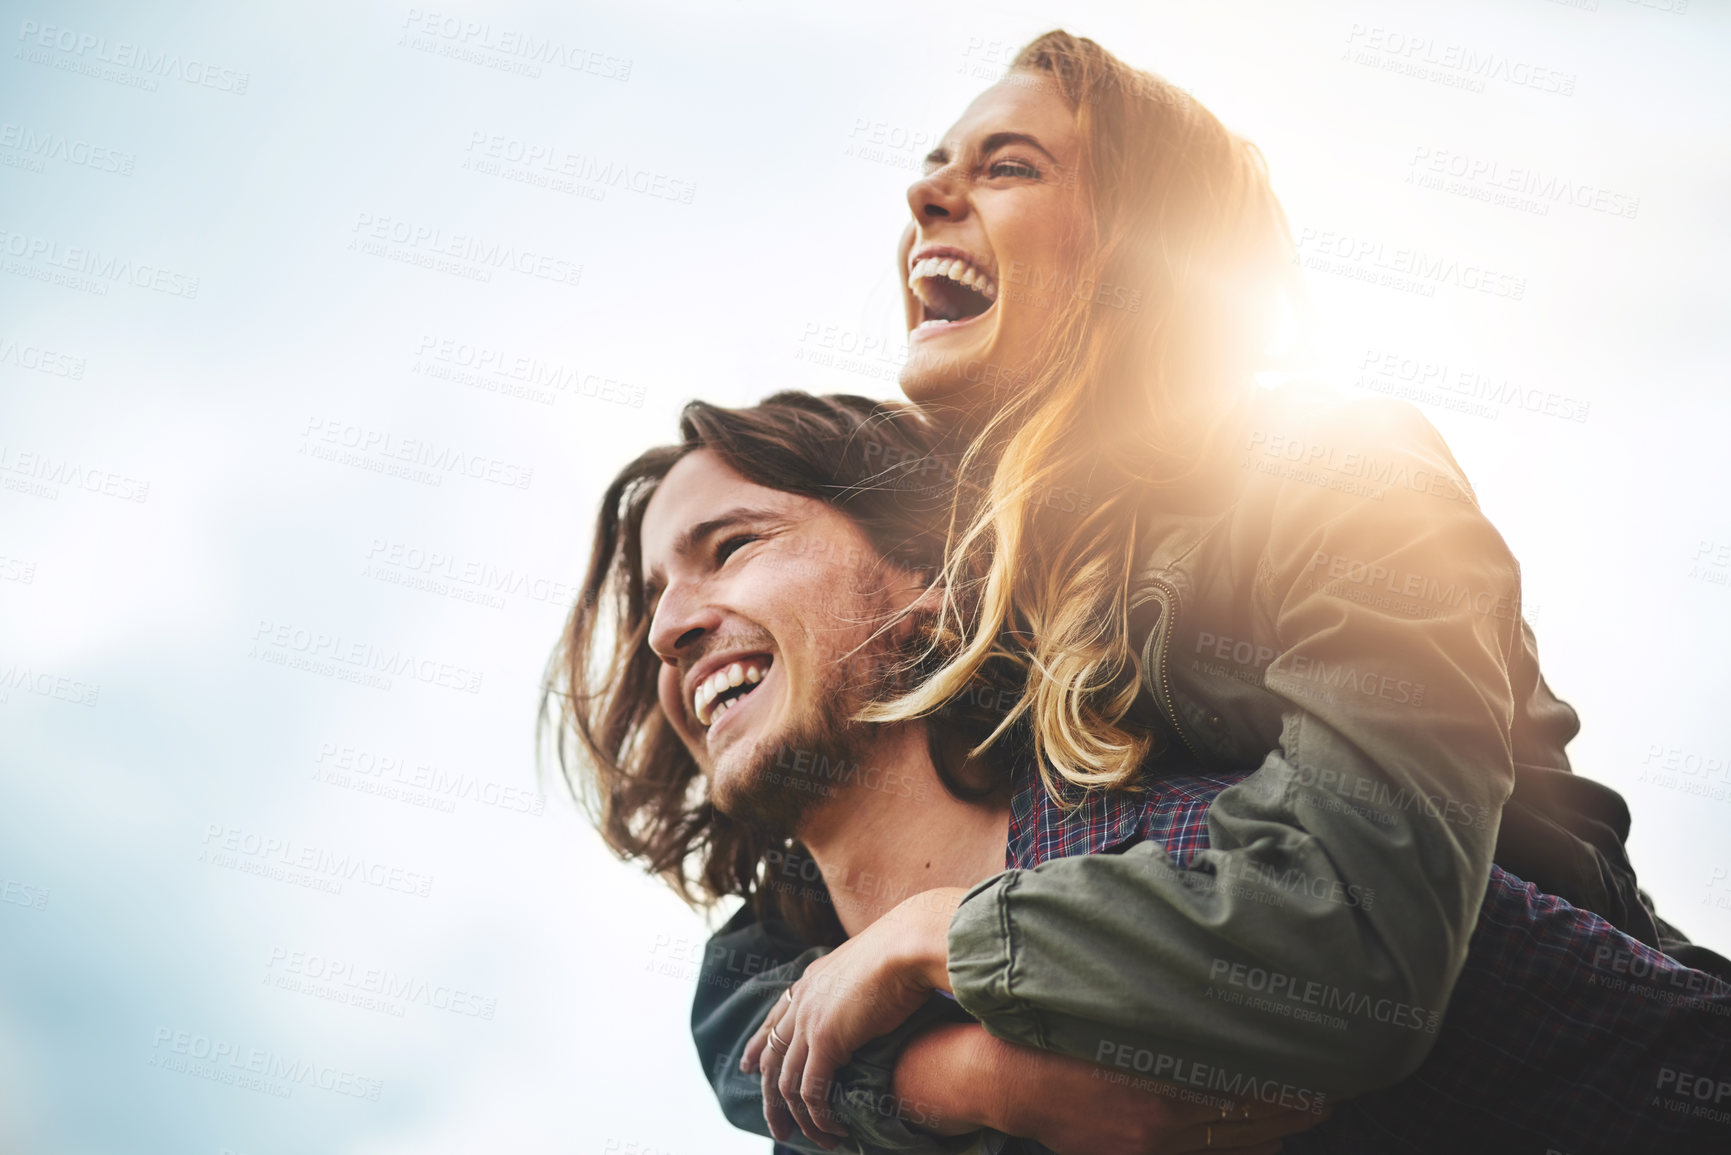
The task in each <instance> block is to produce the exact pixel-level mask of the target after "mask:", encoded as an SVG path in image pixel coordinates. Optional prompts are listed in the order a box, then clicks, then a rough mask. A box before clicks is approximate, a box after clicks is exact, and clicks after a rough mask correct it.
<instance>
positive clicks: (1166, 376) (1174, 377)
mask: <svg viewBox="0 0 1731 1155" xmlns="http://www.w3.org/2000/svg"><path fill="white" fill-rule="evenodd" d="M1008 79H1009V80H1010V81H1011V82H1017V81H1026V82H1032V83H1050V84H1053V85H1054V86H1055V87H1056V89H1057V91H1058V92H1059V93H1060V94H1061V95H1062V97H1063V99H1064V100H1065V102H1066V103H1067V104H1068V105H1069V106H1070V108H1071V109H1072V110H1073V111H1074V114H1075V123H1076V126H1077V129H1078V132H1079V135H1080V137H1081V140H1082V151H1081V156H1082V159H1081V163H1080V166H1079V167H1080V170H1081V171H1080V173H1079V174H1078V175H1079V177H1080V179H1081V181H1082V182H1083V187H1084V188H1085V190H1086V195H1087V199H1088V201H1089V205H1090V209H1091V212H1090V213H1089V214H1088V215H1089V217H1090V219H1089V220H1088V221H1087V222H1086V224H1085V225H1084V230H1085V231H1084V233H1083V236H1082V241H1083V243H1082V244H1081V245H1080V246H1079V248H1080V249H1081V250H1082V251H1083V252H1084V256H1083V257H1082V258H1081V260H1080V262H1079V266H1078V267H1077V268H1076V269H1075V270H1073V277H1074V280H1073V285H1072V284H1071V283H1070V282H1060V285H1059V288H1060V289H1070V290H1071V291H1069V292H1068V293H1067V294H1066V295H1067V301H1066V302H1065V303H1064V304H1063V305H1062V306H1061V307H1059V308H1057V309H1056V310H1055V313H1054V316H1053V320H1052V321H1051V324H1050V328H1049V330H1048V332H1047V334H1046V339H1045V340H1044V342H1043V343H1042V346H1041V347H1042V348H1043V349H1044V350H1045V353H1044V355H1043V357H1042V359H1041V363H1040V364H1039V365H1037V366H1035V367H1033V368H1032V371H1031V372H1029V373H1028V374H1027V375H1026V376H1024V377H1021V378H1020V379H1019V380H1020V382H1022V383H1024V385H1023V387H1022V388H1020V389H1019V390H1018V391H1016V392H1015V393H1014V394H1012V395H1010V396H1008V397H1006V398H1003V399H1002V400H1001V401H1000V403H999V404H998V406H997V408H996V411H995V412H994V413H992V414H991V416H990V417H989V419H987V420H986V421H985V422H984V424H983V427H982V428H981V430H980V431H979V432H978V433H977V434H975V435H974V436H973V438H972V440H971V442H970V444H969V445H968V446H967V448H966V450H965V451H964V452H963V453H962V455H961V459H960V465H959V466H958V469H957V473H958V477H959V480H960V482H961V484H960V485H959V486H958V487H957V493H958V499H957V504H956V506H955V508H954V510H953V512H952V519H951V528H950V537H949V542H948V546H947V549H946V551H945V561H944V579H945V580H944V582H943V583H942V589H943V593H942V597H943V605H942V609H941V612H940V614H939V615H938V620H939V626H938V629H937V631H936V633H935V641H934V646H935V647H937V648H938V650H939V655H940V658H941V661H940V663H939V664H938V665H937V668H936V672H935V673H934V674H933V675H932V676H931V677H930V678H929V679H927V680H926V681H924V682H923V683H922V684H921V685H919V686H918V688H916V689H915V690H913V691H912V692H909V693H907V694H904V695H902V696H901V697H899V698H896V699H895V700H893V701H890V702H888V703H885V704H883V705H881V706H879V707H877V708H875V709H874V710H872V711H869V712H868V713H867V714H866V717H867V718H869V719H871V720H875V721H898V720H903V719H908V718H914V717H920V716H925V715H928V714H931V713H932V712H934V711H936V710H938V709H940V708H942V706H943V704H944V703H945V702H947V701H949V700H950V699H952V698H954V697H955V696H956V695H957V694H959V693H961V692H962V691H963V690H964V688H965V687H966V686H968V685H969V684H970V683H971V682H973V681H974V680H975V679H976V678H977V677H979V676H980V675H981V673H982V671H983V670H985V669H986V668H987V667H990V668H992V669H994V670H996V671H998V676H1000V677H1001V676H1002V673H1003V671H1004V669H1005V668H1006V667H1008V669H1009V671H1010V672H1011V674H1012V677H1013V681H1014V684H1015V685H1017V686H1018V688H1019V699H1018V700H1017V702H1016V705H1015V706H1014V708H1013V709H1012V710H1011V711H1010V712H1009V713H1008V715H1007V716H1006V717H1005V718H1004V720H1003V724H1002V725H1000V726H999V727H998V729H997V730H996V731H995V732H994V733H993V735H992V736H991V737H990V738H988V739H987V743H986V744H990V742H992V741H993V740H995V739H997V738H998V737H999V736H1001V735H1002V734H1004V733H1006V732H1008V731H1009V730H1010V729H1011V727H1012V725H1013V724H1015V723H1017V722H1018V721H1019V720H1020V721H1023V723H1024V725H1025V727H1026V729H1027V730H1028V732H1029V733H1031V736H1032V746H1033V750H1034V752H1035V754H1036V755H1037V761H1038V765H1039V768H1040V774H1041V777H1042V781H1043V782H1044V784H1045V786H1046V788H1047V789H1048V790H1049V791H1051V792H1052V793H1053V795H1054V796H1055V797H1059V798H1061V799H1062V798H1066V797H1067V798H1069V799H1070V800H1071V801H1074V797H1075V795H1074V792H1073V791H1069V790H1065V789H1064V784H1065V783H1071V784H1075V785H1077V786H1081V787H1083V788H1087V787H1122V786H1125V785H1126V784H1127V783H1129V782H1130V780H1131V779H1132V776H1133V775H1134V774H1135V773H1136V771H1137V769H1138V767H1139V766H1140V765H1141V763H1142V762H1143V760H1144V759H1145V757H1146V756H1147V755H1148V754H1149V753H1150V749H1151V744H1152V743H1153V742H1154V740H1155V739H1154V737H1153V735H1152V734H1150V733H1149V731H1148V730H1147V729H1146V728H1144V727H1139V726H1136V725H1132V724H1130V723H1129V722H1128V721H1127V715H1128V714H1129V711H1130V707H1131V704H1132V703H1133V702H1134V700H1135V698H1136V696H1137V694H1138V692H1139V685H1140V674H1141V670H1140V658H1139V656H1138V654H1137V652H1136V649H1135V647H1134V646H1133V645H1132V643H1131V639H1130V637H1129V620H1128V619H1129V606H1128V599H1129V595H1130V589H1131V584H1132V580H1133V578H1134V577H1135V568H1136V565H1137V562H1138V556H1139V551H1138V536H1139V535H1138V534H1137V532H1136V526H1137V519H1138V516H1139V515H1140V514H1142V513H1143V511H1144V510H1145V509H1146V508H1147V507H1148V506H1149V505H1150V503H1153V502H1158V501H1160V500H1161V495H1162V494H1176V493H1177V492H1178V491H1179V490H1180V489H1181V488H1182V486H1183V485H1184V484H1185V483H1186V482H1187V481H1188V480H1191V479H1193V478H1195V477H1197V476H1198V475H1199V472H1200V470H1201V467H1202V466H1203V464H1204V463H1205V462H1206V461H1208V460H1211V459H1212V460H1218V457H1217V451H1218V449H1219V446H1220V442H1221V438H1222V437H1223V435H1224V429H1225V427H1226V417H1227V416H1228V415H1229V414H1230V413H1231V412H1232V411H1233V409H1234V408H1235V407H1236V405H1237V403H1238V402H1239V401H1241V400H1242V399H1243V398H1244V397H1245V396H1246V393H1247V391H1248V390H1249V389H1251V388H1253V384H1254V383H1253V376H1254V374H1255V373H1256V372H1257V371H1258V370H1260V369H1263V368H1266V367H1267V365H1266V354H1267V350H1268V348H1269V344H1270V340H1271V338H1272V336H1273V318H1274V317H1275V315H1276V314H1275V310H1276V309H1277V308H1278V306H1279V302H1281V301H1283V300H1284V301H1285V302H1286V304H1287V305H1288V306H1289V307H1298V308H1301V307H1302V300H1303V298H1302V291H1301V289H1300V288H1299V286H1298V281H1297V270H1296V268H1295V267H1294V266H1295V260H1294V256H1293V248H1292V241H1291V236H1290V233H1289V232H1288V229H1287V225H1286V218H1285V214H1284V213H1283V212H1282V211H1281V208H1280V205H1279V202H1278V201H1277V200H1276V199H1275V197H1274V194H1273V191H1272V190H1271V188H1270V186H1269V181H1268V173H1267V170H1266V168H1265V166H1264V163H1263V160H1262V156H1261V154H1260V153H1259V152H1258V151H1257V149H1256V147H1255V146H1254V145H1252V144H1250V143H1249V142H1248V141H1245V140H1242V139H1240V138H1239V137H1237V136H1234V135H1233V134H1232V133H1230V132H1228V131H1227V130H1226V129H1225V128H1224V127H1223V126H1222V125H1221V123H1220V122H1219V121H1218V120H1217V119H1215V117H1214V116H1213V114H1211V113H1210V112H1209V111H1208V110H1207V109H1205V108H1203V107H1202V105H1201V104H1200V103H1198V102H1197V101H1196V100H1195V99H1194V98H1192V97H1191V96H1190V95H1189V94H1188V93H1187V92H1185V91H1183V90H1182V89H1180V88H1178V87H1176V86H1175V85H1172V84H1170V83H1168V82H1167V81H1165V80H1162V79H1161V78H1159V77H1157V76H1154V75H1152V74H1150V73H1146V72H1142V71H1139V70H1137V69H1133V68H1131V67H1129V66H1128V65H1126V64H1124V63H1123V62H1122V61H1119V60H1118V59H1117V58H1115V57H1113V56H1112V55H1111V54H1110V53H1108V52H1106V51H1105V50H1104V49H1103V48H1101V47H1100V46H1099V45H1098V44H1096V43H1094V42H1093V41H1091V40H1085V39H1082V38H1080V37H1076V36H1072V35H1070V34H1069V33H1066V32H1061V31H1057V32H1049V33H1047V34H1045V35H1044V36H1041V37H1039V38H1038V39H1036V40H1034V41H1033V42H1032V43H1030V44H1029V45H1027V47H1025V48H1023V49H1022V51H1021V52H1020V53H1019V54H1018V55H1017V57H1016V60H1015V62H1014V64H1012V66H1011V70H1010V73H1009V78H1008ZM1108 301H1109V302H1111V304H1110V305H1108V304H1103V303H1096V302H1108ZM1211 455H1216V456H1213V457H1212V458H1211ZM1054 495H1058V496H1057V497H1056V499H1054ZM1060 779H1061V780H1062V781H1060Z"/></svg>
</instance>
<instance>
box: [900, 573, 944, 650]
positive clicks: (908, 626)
mask: <svg viewBox="0 0 1731 1155" xmlns="http://www.w3.org/2000/svg"><path fill="white" fill-rule="evenodd" d="M890 568H891V582H890V609H891V612H892V613H893V614H894V615H895V616H894V619H893V620H892V622H891V623H890V637H891V639H892V640H894V641H896V642H898V643H899V642H904V641H906V640H907V639H908V638H909V637H910V636H912V634H913V633H914V631H915V630H917V629H918V628H919V626H920V623H921V622H925V621H930V620H931V619H932V618H935V617H937V616H938V612H939V611H940V610H942V609H943V606H944V589H945V588H946V587H945V586H944V577H943V573H942V572H941V571H939V570H935V569H907V568H904V567H902V566H898V565H892V566H891V567H890Z"/></svg>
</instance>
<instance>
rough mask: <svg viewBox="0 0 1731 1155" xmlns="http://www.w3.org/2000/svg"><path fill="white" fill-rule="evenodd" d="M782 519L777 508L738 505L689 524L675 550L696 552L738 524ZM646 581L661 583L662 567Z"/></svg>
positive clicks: (649, 574) (676, 551)
mask: <svg viewBox="0 0 1731 1155" xmlns="http://www.w3.org/2000/svg"><path fill="white" fill-rule="evenodd" d="M780 520H782V515H781V514H779V513H777V512H776V511H775V510H772V509H763V508H761V507H758V506H750V505H736V506H734V507H733V508H732V509H730V510H728V511H727V512H726V513H723V514H719V515H717V516H715V517H712V518H708V519H707V520H705V521H700V522H698V523H697V524H695V525H691V526H687V527H686V528H685V530H684V531H683V532H681V533H680V535H679V536H678V537H677V538H675V539H674V540H673V552H674V554H675V555H676V556H685V555H688V554H692V553H695V552H697V550H698V549H699V548H701V547H702V545H703V543H704V542H705V541H707V540H708V539H709V538H710V537H713V536H714V535H715V534H716V533H719V532H720V531H721V530H724V529H729V528H731V527H733V526H736V525H743V524H746V523H750V522H758V523H761V522H764V521H780ZM645 581H646V582H647V583H648V584H650V585H657V584H659V583H660V581H661V571H660V569H659V568H653V567H652V568H651V569H650V571H649V573H648V574H647V575H646V576H645Z"/></svg>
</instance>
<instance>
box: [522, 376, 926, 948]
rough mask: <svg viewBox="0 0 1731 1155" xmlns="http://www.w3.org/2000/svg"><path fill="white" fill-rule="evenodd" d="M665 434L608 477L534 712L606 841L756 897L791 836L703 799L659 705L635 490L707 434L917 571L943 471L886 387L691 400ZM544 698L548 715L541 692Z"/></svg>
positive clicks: (720, 448) (755, 475)
mask: <svg viewBox="0 0 1731 1155" xmlns="http://www.w3.org/2000/svg"><path fill="white" fill-rule="evenodd" d="M679 434H680V440H679V442H678V444H675V445H667V446H662V447H659V448H656V449H651V450H649V451H648V452H646V453H644V454H642V455H640V456H639V457H638V458H637V459H636V460H635V461H633V462H631V463H630V464H629V465H627V466H626V467H625V468H624V469H623V470H621V471H620V473H619V475H618V476H617V477H615V478H614V479H613V482H612V484H610V485H609V486H608V487H607V491H606V494H605V495H604V496H603V498H602V501H601V512H600V515H599V517H598V518H597V520H596V525H595V537H594V543H593V546H592V547H591V552H590V556H589V566H588V571H587V573H586V575H585V577H584V579H583V585H582V587H581V590H580V592H579V596H578V599H577V604H576V605H575V606H574V607H573V608H572V611H571V617H570V619H569V621H568V622H567V623H566V626H565V629H564V632H563V634H562V636H561V638H560V642H559V645H558V647H557V648H556V649H555V651H554V653H553V656H552V659H551V660H550V662H549V665H548V671H547V686H546V692H545V697H544V700H543V713H542V720H543V723H544V724H556V725H557V735H556V740H555V748H556V751H557V754H558V760H559V766H560V769H561V771H562V773H563V775H564V778H565V780H566V783H567V785H568V786H569V787H570V789H571V791H572V793H573V795H574V796H575V797H577V799H578V800H579V801H580V802H581V803H582V804H583V805H584V807H585V808H586V809H587V810H588V812H589V814H590V817H591V818H592V819H593V820H594V822H595V824H596V826H597V828H598V829H599V830H600V831H601V835H602V837H603V838H604V839H605V840H606V842H607V844H608V845H609V846H610V847H612V848H613V850H614V852H615V853H617V854H618V855H619V856H620V857H621V858H626V859H642V860H643V861H644V862H645V865H646V866H647V868H648V869H649V870H650V871H651V872H652V873H655V874H659V875H660V876H661V877H662V878H664V879H665V880H666V881H667V882H668V883H669V884H670V885H671V886H672V887H673V889H674V890H675V891H676V892H677V893H678V894H679V895H680V897H682V898H683V899H685V901H687V902H689V903H693V904H699V903H702V904H708V903H710V902H713V901H714V900H716V899H717V898H720V897H722V896H725V895H736V894H737V895H742V896H745V897H746V898H748V899H756V898H759V897H761V896H760V895H759V894H758V891H759V890H760V889H761V887H762V883H761V881H760V867H761V865H762V864H763V862H764V860H765V859H764V856H765V854H766V852H769V851H775V852H777V853H780V854H787V853H790V850H789V848H788V844H787V843H786V842H785V841H784V842H782V843H780V844H772V841H771V839H770V838H769V837H768V836H767V835H765V834H762V833H760V832H758V831H756V830H754V829H753V828H751V827H749V826H747V825H746V824H744V823H743V822H739V821H736V820H734V819H732V818H730V817H728V816H727V815H726V814H723V813H721V812H720V811H718V810H717V809H716V808H715V806H714V804H713V803H712V802H711V801H710V800H709V797H708V792H707V790H706V788H705V784H704V782H703V780H702V779H703V775H702V772H701V770H700V769H699V768H698V765H697V763H696V762H695V761H694V760H693V758H692V757H691V754H690V752H689V751H688V750H687V749H686V748H685V745H684V743H683V742H681V740H680V738H679V735H678V733H677V732H676V731H675V730H674V728H673V726H672V724H671V723H669V721H668V720H667V718H666V716H665V715H664V714H663V713H662V711H661V707H660V704H659V701H658V699H657V696H656V682H657V677H658V674H659V670H660V666H661V659H660V658H659V657H657V656H656V654H655V653H654V652H653V651H651V649H650V648H649V627H650V619H651V613H652V607H651V606H650V605H649V604H648V600H647V598H646V596H645V591H644V581H643V557H642V541H641V529H642V523H643V515H644V512H645V510H646V509H647V507H648V505H649V500H650V498H651V497H652V496H654V493H655V491H656V488H657V487H658V486H659V485H660V483H661V481H662V480H663V479H665V478H666V476H667V474H668V473H669V472H670V471H671V470H672V468H673V466H674V465H675V464H677V463H678V462H679V461H680V459H682V458H683V457H685V456H686V455H687V454H690V453H693V452H696V451H697V450H700V449H707V450H710V451H712V452H714V453H715V454H716V455H717V456H719V457H720V458H721V460H722V461H723V462H725V463H726V464H727V466H728V467H729V468H731V469H733V470H734V471H735V472H737V473H739V474H740V475H741V476H743V477H745V478H746V479H747V480H749V481H752V482H755V483H757V484H759V485H763V486H767V487H769V488H772V489H777V490H781V491H783V492H787V493H793V494H798V495H801V496H804V497H811V498H816V499H817V500H820V501H823V502H826V503H828V504H829V505H831V506H833V507H835V508H836V509H838V510H840V511H841V512H843V513H845V514H846V515H847V516H848V517H849V518H850V519H852V520H853V521H854V522H855V524H857V525H858V526H859V528H860V529H861V531H862V532H863V533H864V534H865V536H866V538H867V540H869V541H870V542H871V543H872V545H873V547H874V548H875V549H876V550H877V552H878V554H879V555H880V557H881V558H882V559H883V560H884V561H886V562H890V563H893V564H895V565H898V566H900V567H902V568H905V569H908V570H912V571H915V572H917V573H923V574H925V575H927V577H928V578H930V576H932V575H935V573H936V572H937V570H938V568H939V567H940V565H941V562H942V557H943V547H944V538H945V529H946V527H947V524H948V518H949V513H950V510H951V506H952V498H953V491H952V483H951V481H950V475H949V471H948V470H947V469H946V468H944V466H943V464H942V459H941V457H939V456H937V454H936V452H935V451H936V445H937V434H936V432H935V431H934V429H933V428H932V426H931V425H930V423H929V422H928V421H927V420H926V418H925V417H924V416H923V415H921V414H920V413H919V412H918V411H917V410H916V409H914V408H913V407H912V406H910V405H907V404H905V403H900V402H891V401H878V400H873V399H870V398H866V397H856V396H848V395H830V396H821V397H820V396H814V395H812V394H809V393H801V392H784V393H777V394H775V395H773V396H771V397H769V398H768V399H766V400H765V401H763V402H761V403H760V404H757V405H753V406H749V407H745V408H739V409H724V408H721V407H719V406H715V405H710V404H707V403H705V402H702V401H693V402H692V403H691V404H689V405H687V406H686V407H685V410H684V412H683V413H682V414H681V416H680V421H679ZM553 702H557V703H558V716H557V721H555V718H554V715H553V713H552V712H551V711H550V710H548V709H547V708H546V707H548V706H549V705H551V704H552V703H553ZM791 853H800V851H799V849H798V848H797V847H794V848H792V850H791ZM775 905H776V908H777V909H778V910H780V911H781V912H782V913H783V914H784V916H786V917H789V918H790V919H792V920H793V921H795V922H796V924H805V928H806V929H808V930H811V931H814V932H816V931H818V930H819V927H817V926H813V925H812V924H811V922H810V920H811V919H812V918H817V919H818V920H819V923H820V924H822V923H827V922H831V921H833V915H832V914H828V913H827V912H823V911H817V912H814V911H813V910H811V909H809V907H808V908H807V909H806V911H805V913H803V914H801V913H800V910H799V908H800V906H801V905H802V904H797V903H796V904H792V905H790V904H789V903H786V902H777V903H776V904H775ZM824 937H827V936H824Z"/></svg>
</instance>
